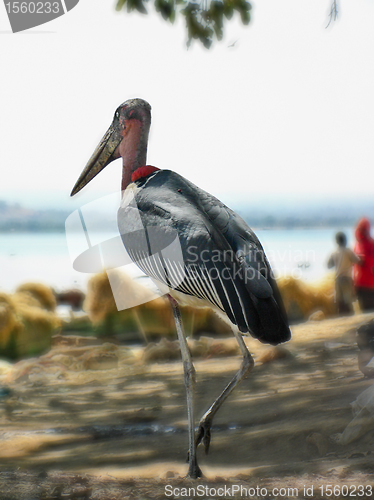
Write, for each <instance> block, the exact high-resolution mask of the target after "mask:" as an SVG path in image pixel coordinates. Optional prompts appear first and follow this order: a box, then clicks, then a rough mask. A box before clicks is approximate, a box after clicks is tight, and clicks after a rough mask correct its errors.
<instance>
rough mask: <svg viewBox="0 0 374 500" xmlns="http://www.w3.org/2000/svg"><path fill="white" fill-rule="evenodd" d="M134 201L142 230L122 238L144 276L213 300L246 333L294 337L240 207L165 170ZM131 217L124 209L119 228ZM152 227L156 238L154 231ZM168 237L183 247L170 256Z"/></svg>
mask: <svg viewBox="0 0 374 500" xmlns="http://www.w3.org/2000/svg"><path fill="white" fill-rule="evenodd" d="M136 203H137V209H138V211H139V214H140V218H141V220H142V224H143V226H144V231H143V234H142V235H139V236H138V237H136V235H134V233H132V234H127V235H126V234H122V239H123V242H124V244H125V246H126V248H127V250H128V252H129V254H130V257H131V258H132V259H133V260H134V262H136V263H137V264H138V266H139V267H140V268H141V269H142V270H143V271H144V272H145V273H146V274H148V275H149V276H151V277H154V278H156V279H157V280H159V281H161V282H162V283H164V284H166V285H167V286H169V287H170V288H172V289H175V290H178V291H180V292H182V293H185V294H188V295H192V296H196V297H199V298H202V299H205V300H208V301H209V302H210V303H211V304H213V305H214V306H216V307H217V308H219V309H221V310H222V311H224V312H225V313H226V314H227V316H228V317H229V319H230V321H231V322H232V323H233V324H235V325H237V326H238V328H239V330H240V331H241V332H243V333H246V332H249V333H251V335H253V336H254V337H256V338H258V339H259V340H260V341H262V342H266V343H271V344H278V343H280V342H284V341H286V340H289V338H290V331H289V327H288V324H287V318H286V316H285V312H284V307H283V303H282V300H281V298H280V295H279V292H278V289H277V286H276V283H275V280H274V279H273V278H272V276H271V268H270V265H269V263H268V261H267V259H266V256H265V254H264V252H263V249H262V246H261V244H260V242H259V241H258V239H257V237H256V235H255V234H254V233H253V232H252V231H251V229H250V228H249V227H248V226H247V224H246V223H245V222H244V221H243V220H242V219H241V218H240V217H239V216H238V215H237V214H235V212H233V211H232V210H230V209H229V208H227V207H226V206H225V205H224V204H223V203H221V202H220V201H219V200H217V199H216V198H214V197H213V196H211V195H209V194H208V193H206V192H205V191H203V190H201V189H199V188H197V187H196V186H194V185H193V184H192V183H190V182H189V181H187V180H186V179H184V178H183V177H181V176H179V175H178V174H175V173H174V172H170V171H166V170H161V171H158V172H157V174H156V175H154V176H152V178H151V179H150V180H149V181H147V182H145V183H144V185H143V188H142V189H140V190H139V191H138V193H137V194H136ZM127 212H128V211H127ZM128 216H129V214H128V213H122V214H121V211H120V213H119V221H120V226H121V219H122V221H124V220H126V217H127V218H128ZM152 231H153V232H155V233H156V234H157V236H156V237H154V236H153V237H152V238H151V237H150V236H149V235H150V234H151V233H152ZM121 232H122V231H121ZM151 239H153V240H154V239H156V240H157V242H158V243H157V245H156V246H155V245H151V244H150V241H151ZM171 241H177V242H178V243H179V244H180V249H181V252H182V253H181V254H180V255H178V256H177V257H176V254H175V253H174V254H173V255H172V256H170V258H167V256H165V253H164V250H163V248H165V246H168V248H170V246H171V243H170V242H171ZM152 246H153V248H151V247H152ZM155 250H156V251H155ZM192 250H193V251H192ZM147 254H148V256H147ZM155 254H157V255H155Z"/></svg>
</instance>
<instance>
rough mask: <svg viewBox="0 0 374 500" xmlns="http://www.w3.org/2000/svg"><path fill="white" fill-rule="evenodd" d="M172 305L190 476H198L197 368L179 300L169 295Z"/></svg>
mask: <svg viewBox="0 0 374 500" xmlns="http://www.w3.org/2000/svg"><path fill="white" fill-rule="evenodd" d="M168 298H169V300H170V304H171V307H172V309H173V314H174V320H175V325H176V327H177V333H178V339H179V344H180V347H181V353H182V361H183V369H184V384H185V386H186V394H187V415H188V437H189V447H188V461H189V468H188V474H187V476H188V477H192V478H195V479H196V478H197V477H202V472H201V470H200V467H199V466H198V464H197V457H196V447H197V444H196V441H195V419H194V409H193V396H194V386H195V368H194V366H193V364H192V359H191V353H190V350H189V348H188V345H187V340H186V337H185V335H184V331H183V325H182V318H181V313H180V310H179V307H178V303H177V301H176V300H175V299H174V298H173V297H172V296H171V295H168Z"/></svg>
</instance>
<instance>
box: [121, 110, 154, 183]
mask: <svg viewBox="0 0 374 500" xmlns="http://www.w3.org/2000/svg"><path fill="white" fill-rule="evenodd" d="M149 127H150V121H140V120H136V119H133V120H131V124H130V130H129V131H128V133H127V134H126V135H125V137H124V138H123V140H122V142H121V144H120V152H121V156H122V191H124V190H125V189H126V188H127V186H128V185H129V184H130V182H131V176H132V173H133V172H135V170H136V169H137V168H139V167H142V166H143V165H146V163H147V146H148V134H149Z"/></svg>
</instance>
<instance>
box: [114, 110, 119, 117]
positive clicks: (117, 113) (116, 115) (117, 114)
mask: <svg viewBox="0 0 374 500" xmlns="http://www.w3.org/2000/svg"><path fill="white" fill-rule="evenodd" d="M114 116H115V117H116V118H119V111H118V109H117V111H116V113H115V115H114Z"/></svg>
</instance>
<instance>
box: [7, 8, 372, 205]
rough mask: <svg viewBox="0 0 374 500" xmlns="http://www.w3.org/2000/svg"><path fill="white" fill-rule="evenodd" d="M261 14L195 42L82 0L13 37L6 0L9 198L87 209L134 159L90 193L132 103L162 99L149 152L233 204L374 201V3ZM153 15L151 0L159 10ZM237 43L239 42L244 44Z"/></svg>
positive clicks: (111, 169)
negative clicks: (95, 157)
mask: <svg viewBox="0 0 374 500" xmlns="http://www.w3.org/2000/svg"><path fill="white" fill-rule="evenodd" d="M252 5H253V10H252V22H251V23H250V25H249V26H247V27H243V26H241V25H240V22H238V21H237V20H236V21H234V22H226V24H225V38H224V40H223V41H222V42H218V43H215V44H214V46H213V48H212V49H210V50H206V49H204V48H203V47H201V46H200V45H199V44H198V43H193V44H192V46H191V47H190V48H189V49H188V50H187V47H186V33H185V29H184V21H183V19H180V20H178V21H177V22H176V23H175V24H174V25H170V24H168V23H166V22H164V21H163V20H161V19H159V17H158V16H157V15H155V14H152V13H151V14H150V15H148V16H142V15H140V14H129V15H127V14H125V13H124V12H121V13H118V12H116V11H115V9H114V6H115V0H108V1H105V2H103V1H102V0H80V2H79V4H78V5H77V6H76V7H75V8H74V9H72V10H71V11H70V12H69V13H67V14H66V15H64V16H62V17H60V18H58V19H56V20H54V21H52V22H50V23H47V24H44V25H42V26H39V27H36V28H34V29H31V30H28V31H25V32H21V33H17V34H13V33H11V31H10V25H9V22H8V19H7V16H6V11H5V6H4V5H3V4H1V5H0V54H1V59H0V61H1V79H0V90H1V92H0V110H1V112H0V137H1V145H2V147H1V148H0V166H1V174H2V176H1V182H0V200H1V199H3V200H7V201H9V202H15V201H16V202H20V203H22V204H23V205H27V206H35V207H44V208H46V207H48V208H59V207H62V206H63V207H64V208H66V207H68V208H69V207H71V209H72V210H74V209H75V208H76V207H77V206H82V205H84V204H85V203H88V202H89V201H92V200H94V199H96V198H97V197H99V196H102V195H104V194H110V193H112V192H115V191H117V190H119V189H120V176H121V163H120V160H117V161H116V162H113V163H112V164H111V165H109V166H108V167H107V168H106V169H105V170H104V171H103V172H102V173H101V174H100V175H99V176H98V177H96V178H95V179H94V180H93V181H92V182H91V183H90V184H89V185H88V186H87V187H86V188H85V189H84V190H83V191H82V192H81V193H79V194H78V195H77V196H76V197H75V198H74V199H71V198H70V197H69V194H70V191H71V189H72V187H73V185H74V184H75V181H76V180H77V178H78V176H79V174H80V172H81V171H82V169H83V168H84V166H85V164H86V162H87V160H88V159H89V157H90V156H91V154H92V152H93V150H94V148H95V147H96V145H97V143H98V142H99V140H100V139H101V137H102V136H103V134H104V132H105V131H106V130H107V128H108V126H109V125H110V123H111V121H112V118H113V114H114V111H115V109H116V107H117V106H118V105H119V104H120V103H122V102H123V101H125V100H127V99H129V98H132V97H140V98H143V99H145V100H147V101H148V102H149V103H150V104H151V106H152V127H151V134H150V142H149V147H148V163H149V164H152V165H155V166H157V167H159V168H166V169H172V170H175V171H177V172H178V173H180V174H182V175H183V176H185V177H187V178H188V179H189V180H191V181H192V182H194V183H195V184H198V185H199V186H200V187H202V188H203V189H206V190H207V191H209V192H211V193H212V194H214V195H216V196H219V197H220V198H221V199H223V201H225V202H226V203H230V202H232V203H237V202H238V201H239V200H242V202H243V203H245V202H250V201H253V200H254V201H256V200H258V202H259V203H261V200H276V202H277V203H279V206H282V204H286V203H287V202H289V201H290V200H291V199H292V200H297V201H298V202H300V203H303V202H306V200H308V199H314V200H317V201H318V199H319V198H321V199H322V198H331V199H335V198H336V199H337V198H340V199H344V198H345V197H346V198H349V199H357V200H363V199H370V198H371V196H372V193H373V184H374V183H373V180H374V175H373V163H374V140H373V130H374V2H373V1H372V0H356V1H355V2H347V1H346V0H341V2H340V9H339V20H338V21H337V22H336V23H333V25H332V26H330V27H329V28H328V29H326V25H327V22H328V12H329V8H330V2H329V0H303V1H301V0H287V2H280V1H279V0H254V1H253V3H252ZM150 10H151V9H150ZM233 42H236V43H235V44H234V46H233V47H232V46H231V45H232V44H233Z"/></svg>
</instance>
